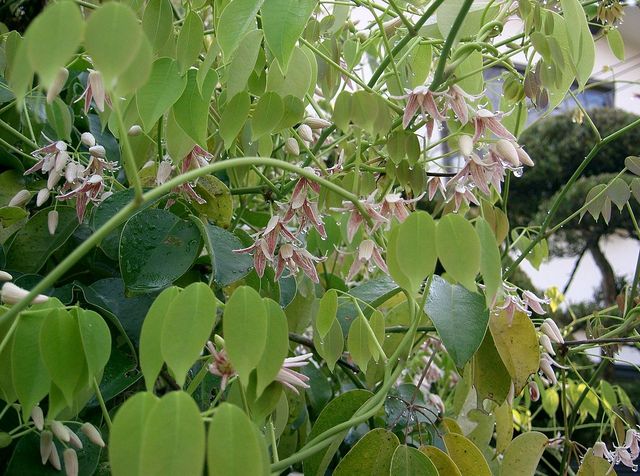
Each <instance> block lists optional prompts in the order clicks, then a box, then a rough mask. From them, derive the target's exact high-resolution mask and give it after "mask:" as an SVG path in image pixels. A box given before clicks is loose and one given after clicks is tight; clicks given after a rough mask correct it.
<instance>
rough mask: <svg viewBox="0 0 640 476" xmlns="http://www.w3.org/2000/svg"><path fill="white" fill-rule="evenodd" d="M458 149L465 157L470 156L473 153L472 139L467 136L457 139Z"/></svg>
mask: <svg viewBox="0 0 640 476" xmlns="http://www.w3.org/2000/svg"><path fill="white" fill-rule="evenodd" d="M458 147H459V149H460V152H461V153H462V155H464V156H465V157H468V156H470V155H471V154H472V153H473V139H472V138H471V136H468V135H467V134H463V135H461V136H460V138H459V139H458Z"/></svg>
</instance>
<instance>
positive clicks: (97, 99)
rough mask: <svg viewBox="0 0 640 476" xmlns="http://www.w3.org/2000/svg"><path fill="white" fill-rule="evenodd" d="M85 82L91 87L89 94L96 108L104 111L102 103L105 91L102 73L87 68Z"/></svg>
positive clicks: (104, 98)
mask: <svg viewBox="0 0 640 476" xmlns="http://www.w3.org/2000/svg"><path fill="white" fill-rule="evenodd" d="M87 83H88V87H90V88H91V94H92V98H93V102H94V103H95V104H96V109H97V110H98V111H100V112H104V103H105V100H106V96H107V93H106V91H105V89H104V81H103V80H102V74H101V73H100V71H94V70H89V76H88V77H87Z"/></svg>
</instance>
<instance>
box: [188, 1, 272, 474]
mask: <svg viewBox="0 0 640 476" xmlns="http://www.w3.org/2000/svg"><path fill="white" fill-rule="evenodd" d="M236 1H237V0H236ZM207 467H208V474H209V476H229V475H235V474H238V475H240V474H246V475H252V476H253V475H255V476H268V475H269V474H270V472H269V462H268V459H267V448H266V445H265V442H264V439H263V438H262V435H260V433H259V432H258V429H257V428H256V427H255V426H254V424H253V423H252V422H251V420H250V419H249V417H248V416H247V415H246V414H245V413H244V412H243V411H242V410H240V408H238V407H236V406H235V405H232V404H230V403H222V404H220V405H219V406H218V407H217V409H216V412H215V413H214V414H213V418H212V419H211V424H210V425H209V433H208V436H207ZM194 474H195V473H194Z"/></svg>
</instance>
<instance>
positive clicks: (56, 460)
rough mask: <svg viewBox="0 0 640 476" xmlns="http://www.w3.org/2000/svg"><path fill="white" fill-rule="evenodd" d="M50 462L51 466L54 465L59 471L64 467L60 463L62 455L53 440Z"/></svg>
mask: <svg viewBox="0 0 640 476" xmlns="http://www.w3.org/2000/svg"><path fill="white" fill-rule="evenodd" d="M49 463H51V466H53V467H54V468H55V469H57V470H58V471H60V470H61V469H62V466H61V465H60V455H58V449H57V448H56V444H55V443H54V442H53V441H52V442H51V453H49Z"/></svg>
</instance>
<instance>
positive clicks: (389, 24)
mask: <svg viewBox="0 0 640 476" xmlns="http://www.w3.org/2000/svg"><path fill="white" fill-rule="evenodd" d="M401 24H402V20H400V17H396V18H394V19H393V20H389V21H386V22H384V23H383V24H382V28H383V29H384V32H385V33H386V34H387V36H391V35H393V33H394V32H395V31H396V28H398V27H399V26H400V25H401Z"/></svg>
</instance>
